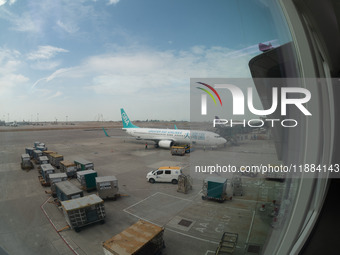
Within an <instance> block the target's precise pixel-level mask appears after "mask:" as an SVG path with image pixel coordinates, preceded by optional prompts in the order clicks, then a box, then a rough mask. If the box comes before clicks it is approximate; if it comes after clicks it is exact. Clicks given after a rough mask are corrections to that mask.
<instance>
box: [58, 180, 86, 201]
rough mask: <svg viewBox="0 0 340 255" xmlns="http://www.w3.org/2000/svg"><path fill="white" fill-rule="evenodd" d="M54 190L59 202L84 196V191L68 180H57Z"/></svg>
mask: <svg viewBox="0 0 340 255" xmlns="http://www.w3.org/2000/svg"><path fill="white" fill-rule="evenodd" d="M55 191H56V195H57V198H58V200H59V201H60V202H61V201H66V200H71V199H76V198H80V197H83V196H84V192H83V191H82V190H81V189H79V188H78V187H76V186H75V185H73V184H72V183H71V182H69V181H61V182H57V183H56V184H55Z"/></svg>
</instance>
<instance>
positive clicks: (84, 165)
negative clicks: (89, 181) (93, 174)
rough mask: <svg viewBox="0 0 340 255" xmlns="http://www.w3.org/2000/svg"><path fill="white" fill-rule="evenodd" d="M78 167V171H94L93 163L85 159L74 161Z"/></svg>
mask: <svg viewBox="0 0 340 255" xmlns="http://www.w3.org/2000/svg"><path fill="white" fill-rule="evenodd" d="M74 163H75V164H76V166H77V171H83V170H89V169H94V164H93V162H90V161H87V160H85V159H82V158H79V159H76V160H75V161H74Z"/></svg>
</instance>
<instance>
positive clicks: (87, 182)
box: [77, 170, 97, 191]
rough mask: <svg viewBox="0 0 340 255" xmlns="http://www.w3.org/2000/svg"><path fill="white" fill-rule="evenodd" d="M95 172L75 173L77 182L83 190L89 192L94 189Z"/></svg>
mask: <svg viewBox="0 0 340 255" xmlns="http://www.w3.org/2000/svg"><path fill="white" fill-rule="evenodd" d="M96 177H97V172H96V171H94V170H84V171H80V172H77V180H78V181H79V182H80V185H81V187H82V189H83V190H86V191H89V190H94V189H96Z"/></svg>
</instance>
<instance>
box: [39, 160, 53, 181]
mask: <svg viewBox="0 0 340 255" xmlns="http://www.w3.org/2000/svg"><path fill="white" fill-rule="evenodd" d="M54 172H55V171H54V168H53V166H52V165H51V164H42V165H41V175H42V177H43V178H44V180H45V182H46V183H48V184H49V183H50V178H49V175H50V174H53V173H54Z"/></svg>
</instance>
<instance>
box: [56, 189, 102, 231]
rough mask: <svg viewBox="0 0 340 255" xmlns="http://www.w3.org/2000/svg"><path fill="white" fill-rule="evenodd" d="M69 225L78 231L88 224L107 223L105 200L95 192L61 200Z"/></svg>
mask: <svg viewBox="0 0 340 255" xmlns="http://www.w3.org/2000/svg"><path fill="white" fill-rule="evenodd" d="M61 206H62V209H63V213H64V216H65V219H66V222H67V223H68V225H69V226H70V227H71V228H72V229H74V230H75V231H76V232H79V231H80V228H82V227H85V226H87V225H90V224H93V223H96V222H100V223H102V224H103V223H105V216H106V215H105V207H104V201H103V200H102V199H101V198H100V197H98V196H97V195H95V194H92V195H89V196H85V197H80V198H76V199H72V200H66V201H62V202H61Z"/></svg>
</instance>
